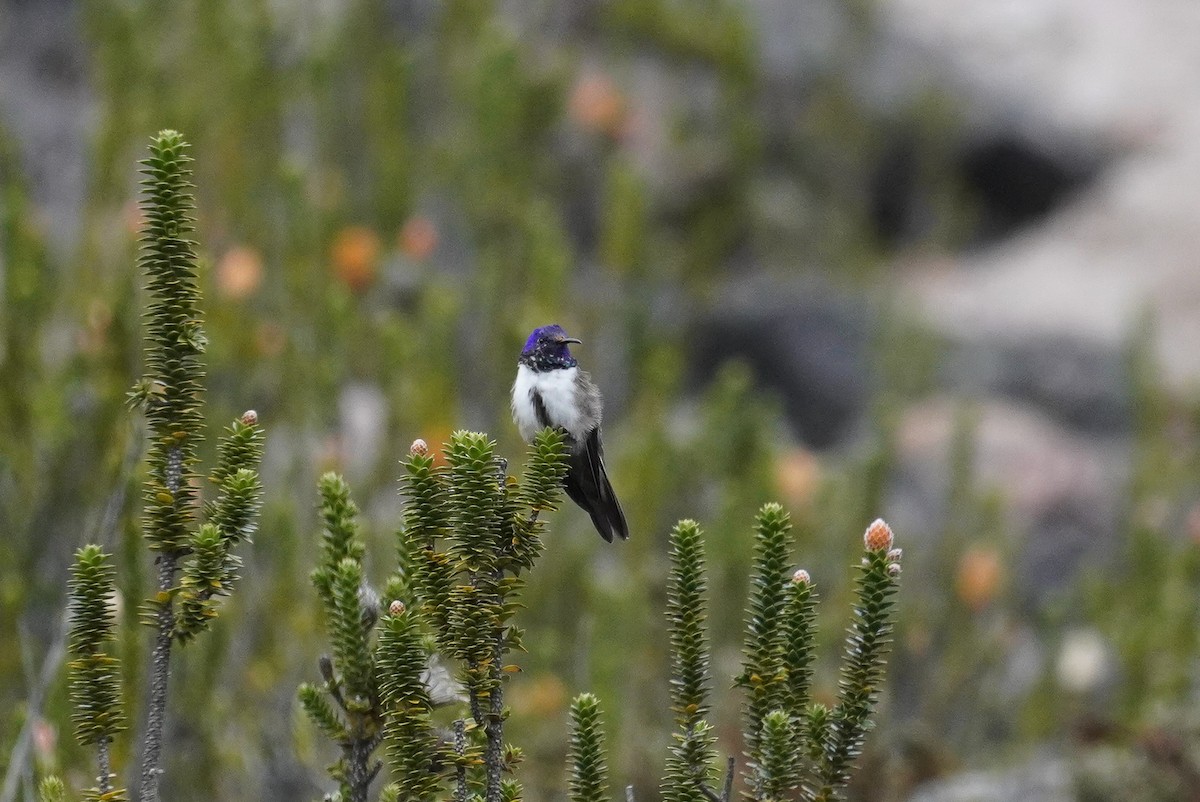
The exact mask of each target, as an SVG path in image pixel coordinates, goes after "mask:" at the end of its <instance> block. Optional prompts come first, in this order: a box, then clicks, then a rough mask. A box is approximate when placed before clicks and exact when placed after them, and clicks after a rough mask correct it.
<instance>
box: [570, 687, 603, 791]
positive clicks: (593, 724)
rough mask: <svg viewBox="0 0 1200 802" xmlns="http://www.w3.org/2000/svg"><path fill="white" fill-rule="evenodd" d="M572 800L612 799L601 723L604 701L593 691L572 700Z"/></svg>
mask: <svg viewBox="0 0 1200 802" xmlns="http://www.w3.org/2000/svg"><path fill="white" fill-rule="evenodd" d="M567 760H568V765H569V766H570V770H571V779H570V783H569V787H570V798H571V802H605V800H607V799H608V769H607V767H606V765H605V753H604V730H603V729H602V728H601V726H600V702H599V700H598V699H596V697H595V696H593V695H592V694H590V693H584V694H580V695H579V696H576V697H575V699H574V700H573V701H572V702H571V745H570V748H569V750H568V758H567Z"/></svg>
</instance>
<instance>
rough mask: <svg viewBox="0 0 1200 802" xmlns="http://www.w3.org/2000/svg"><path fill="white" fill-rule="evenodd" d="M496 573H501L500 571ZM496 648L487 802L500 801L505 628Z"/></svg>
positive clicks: (488, 730)
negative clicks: (502, 665) (501, 669)
mask: <svg viewBox="0 0 1200 802" xmlns="http://www.w3.org/2000/svg"><path fill="white" fill-rule="evenodd" d="M496 573H497V575H499V574H500V572H499V571H497V572H496ZM497 578H499V576H497ZM494 649H495V651H494V654H493V656H492V664H491V666H489V667H488V673H489V674H491V675H492V677H491V678H492V682H493V683H494V684H493V687H492V691H491V693H490V694H489V696H488V717H487V723H486V725H485V726H484V734H485V735H487V751H486V752H485V753H484V756H483V760H484V765H485V766H486V767H487V797H486V799H487V802H500V773H501V770H502V769H503V766H501V757H502V753H503V750H504V718H503V711H504V694H503V692H502V691H501V689H500V677H501V673H500V663H501V662H502V660H503V657H504V631H503V629H501V630H500V631H498V632H497V633H496V643H495V647H494Z"/></svg>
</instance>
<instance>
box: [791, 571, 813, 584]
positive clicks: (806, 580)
mask: <svg viewBox="0 0 1200 802" xmlns="http://www.w3.org/2000/svg"><path fill="white" fill-rule="evenodd" d="M792 581H793V582H795V583H796V584H798V585H811V584H812V577H811V576H809V575H808V571H805V570H804V569H803V568H797V569H796V573H794V574H792Z"/></svg>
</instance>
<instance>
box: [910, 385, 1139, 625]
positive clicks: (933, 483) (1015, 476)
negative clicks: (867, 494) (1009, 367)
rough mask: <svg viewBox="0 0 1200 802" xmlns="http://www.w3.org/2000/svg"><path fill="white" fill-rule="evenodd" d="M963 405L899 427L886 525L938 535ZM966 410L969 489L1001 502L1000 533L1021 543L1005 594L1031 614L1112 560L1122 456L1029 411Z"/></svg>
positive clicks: (1119, 444) (934, 407) (919, 410)
mask: <svg viewBox="0 0 1200 802" xmlns="http://www.w3.org/2000/svg"><path fill="white" fill-rule="evenodd" d="M964 403H968V402H963V401H961V400H958V399H954V398H951V397H940V398H934V399H930V400H929V401H926V402H924V403H921V404H917V405H915V406H913V407H911V408H910V409H908V410H906V411H905V413H904V415H903V417H902V420H901V422H900V428H899V431H898V445H899V454H898V465H897V469H898V471H897V472H898V477H897V480H896V482H895V486H894V489H893V498H892V499H890V500H889V505H890V506H894V507H895V509H896V510H897V514H896V515H895V516H894V517H895V518H896V519H898V520H895V521H893V523H895V524H896V525H897V526H899V527H902V528H903V529H904V530H905V531H914V532H937V531H939V530H940V529H941V527H942V526H943V525H944V524H943V521H944V520H945V519H944V515H945V512H946V511H945V510H944V509H943V507H944V505H945V503H946V498H947V495H948V492H949V486H950V482H951V478H952V477H951V475H950V471H951V469H952V466H951V465H950V459H951V455H950V452H951V447H952V441H953V438H954V435H955V427H956V425H957V423H956V421H957V420H958V418H959V416H960V410H961V409H962V405H963V404H964ZM969 403H970V405H971V406H970V409H971V411H972V414H973V415H974V419H975V424H974V426H975V428H974V434H975V439H974V443H975V445H974V454H973V460H972V465H971V470H972V472H973V475H974V484H975V486H976V487H977V488H978V489H979V490H980V491H981V492H997V493H999V494H1000V496H1001V497H1002V498H1003V499H1004V500H1005V520H1006V523H1007V524H1008V525H1009V526H1010V528H1011V529H1012V530H1013V531H1014V532H1015V533H1017V536H1018V537H1019V538H1020V540H1019V547H1018V557H1017V560H1016V566H1015V570H1014V574H1015V575H1014V576H1013V586H1014V587H1016V588H1019V589H1020V592H1021V600H1022V601H1023V602H1024V603H1026V604H1029V605H1032V606H1036V605H1038V604H1040V603H1041V602H1043V601H1044V600H1045V599H1046V597H1047V596H1048V595H1050V594H1052V593H1053V592H1055V591H1056V590H1058V589H1060V588H1062V587H1064V586H1065V585H1066V584H1067V583H1069V582H1070V581H1071V580H1072V579H1073V578H1074V577H1075V576H1076V574H1077V572H1078V571H1079V569H1080V568H1082V567H1084V566H1086V565H1094V564H1097V563H1101V562H1103V561H1104V560H1105V559H1107V558H1109V557H1111V555H1112V554H1113V553H1114V552H1115V548H1116V545H1117V544H1116V535H1117V520H1118V509H1117V506H1116V505H1117V501H1116V500H1117V499H1120V498H1122V497H1123V488H1124V487H1125V484H1126V482H1127V481H1128V470H1129V448H1130V446H1129V444H1128V442H1127V440H1126V439H1124V438H1121V437H1108V438H1104V437H1098V436H1096V435H1095V434H1092V433H1085V432H1076V431H1072V430H1071V429H1069V428H1067V427H1064V426H1063V425H1061V424H1060V423H1059V422H1057V421H1055V420H1054V418H1052V417H1051V416H1050V415H1049V414H1047V413H1046V412H1044V411H1041V410H1038V409H1036V408H1035V407H1033V406H1031V405H1029V404H1019V403H1014V402H1011V401H1004V400H999V399H995V398H986V399H979V400H976V401H973V402H969ZM905 519H907V520H905Z"/></svg>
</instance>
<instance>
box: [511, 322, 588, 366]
mask: <svg viewBox="0 0 1200 802" xmlns="http://www.w3.org/2000/svg"><path fill="white" fill-rule="evenodd" d="M577 342H579V340H577V339H575V338H574V337H568V336H567V332H566V331H565V330H564V329H563V327H562V326H560V325H558V324H557V323H551V324H550V325H549V326H539V327H538V328H536V329H534V330H533V332H532V333H531V334H530V335H529V339H528V340H526V341H525V347H524V348H523V349H521V361H522V362H524V363H526V364H528V365H530V366H531V367H533V368H535V369H537V370H550V369H552V368H569V367H573V366H574V365H575V364H576V362H575V357H573V356H571V351H570V350H569V349H568V348H567V345H568V344H569V343H577Z"/></svg>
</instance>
